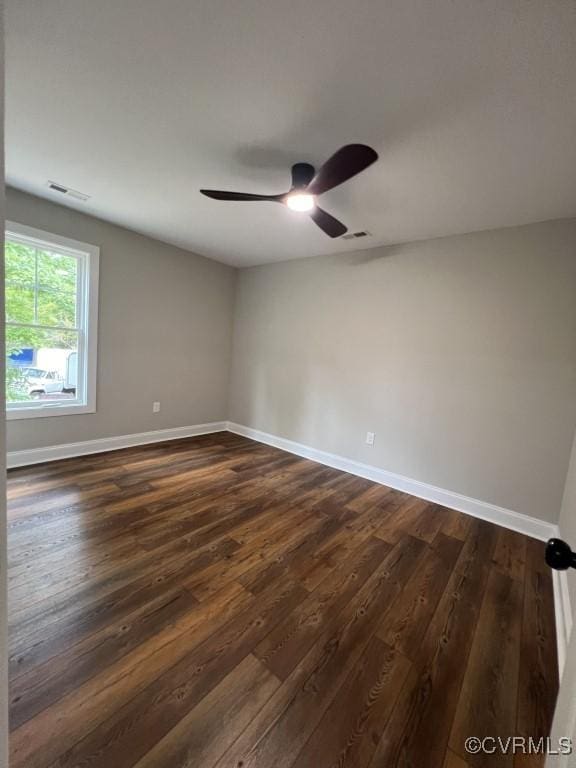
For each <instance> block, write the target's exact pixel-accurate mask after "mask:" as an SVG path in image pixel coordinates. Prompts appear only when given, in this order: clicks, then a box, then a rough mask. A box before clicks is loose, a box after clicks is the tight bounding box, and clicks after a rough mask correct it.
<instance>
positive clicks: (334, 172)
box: [200, 144, 378, 237]
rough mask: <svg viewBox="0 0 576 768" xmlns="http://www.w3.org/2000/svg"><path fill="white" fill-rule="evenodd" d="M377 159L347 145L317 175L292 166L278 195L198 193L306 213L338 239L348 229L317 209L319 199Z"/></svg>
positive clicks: (366, 149)
mask: <svg viewBox="0 0 576 768" xmlns="http://www.w3.org/2000/svg"><path fill="white" fill-rule="evenodd" d="M377 159H378V154H377V152H375V151H374V150H373V149H372V148H371V147H367V146H366V144H346V146H344V147H341V148H340V149H339V150H338V151H337V152H335V153H334V154H333V155H332V157H330V158H329V159H328V160H327V161H326V162H325V163H324V165H323V166H321V168H320V169H319V170H318V171H316V169H315V168H314V166H312V165H310V164H309V163H296V164H295V165H293V166H292V186H291V187H290V189H289V190H288V192H284V193H283V194H280V195H252V194H248V193H245V192H224V191H222V190H218V189H201V190H200V192H201V193H202V194H203V195H206V197H211V198H213V199H214V200H234V201H248V200H255V201H261V200H263V201H269V202H273V203H282V204H283V205H287V206H288V208H291V209H292V210H293V211H301V212H304V213H309V214H310V217H311V219H312V221H313V222H314V223H315V224H317V225H318V226H319V227H320V229H321V230H322V231H323V232H325V233H326V234H327V235H329V237H340V235H343V234H345V233H346V232H347V231H348V229H347V227H345V226H344V224H342V222H341V221H338V219H335V218H334V216H331V215H330V214H329V213H327V212H326V211H324V210H323V209H322V208H319V207H318V205H317V204H316V198H317V197H318V195H321V194H323V193H324V192H328V190H329V189H334V187H337V186H338V185H339V184H343V183H344V182H345V181H348V179H351V178H352V176H356V174H358V173H360V172H361V171H363V170H364V169H365V168H368V166H369V165H372V163H373V162H375V161H376V160H377Z"/></svg>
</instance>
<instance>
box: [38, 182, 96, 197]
mask: <svg viewBox="0 0 576 768" xmlns="http://www.w3.org/2000/svg"><path fill="white" fill-rule="evenodd" d="M47 186H48V189H51V190H52V191H53V192H58V193H59V194H60V195H66V197H73V198H74V199H75V200H82V201H85V200H88V198H89V197H90V195H85V194H84V192H78V190H77V189H70V187H65V186H64V184H57V183H56V182H55V181H49V182H48V184H47Z"/></svg>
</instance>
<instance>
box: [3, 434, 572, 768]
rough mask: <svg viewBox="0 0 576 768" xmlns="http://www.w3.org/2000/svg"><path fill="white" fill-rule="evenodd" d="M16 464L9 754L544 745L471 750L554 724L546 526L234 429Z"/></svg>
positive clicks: (70, 759) (244, 757)
mask: <svg viewBox="0 0 576 768" xmlns="http://www.w3.org/2000/svg"><path fill="white" fill-rule="evenodd" d="M8 487H9V491H8V493H9V596H10V626H11V633H10V634H11V653H10V670H11V681H12V682H11V696H10V709H11V729H12V736H11V766H12V768H80V767H81V766H82V767H84V768H86V767H88V766H89V767H90V768H132V767H135V768H185V767H187V768H335V767H336V766H339V767H340V768H343V767H346V768H348V767H354V768H394V767H395V766H401V767H402V768H478V766H498V767H499V766H509V767H510V768H524V766H527V765H530V766H531V767H532V766H541V765H543V759H540V758H534V757H531V758H530V760H531V762H530V763H528V762H522V760H521V758H520V757H519V756H516V758H514V757H513V756H512V755H491V756H486V755H484V756H481V755H468V754H467V753H466V751H465V749H464V740H465V739H466V737H467V736H472V735H474V736H479V737H482V736H494V737H497V736H503V737H507V736H513V735H524V736H533V737H536V738H538V737H540V736H546V735H548V733H549V729H550V722H551V717H552V712H553V707H554V702H555V698H556V692H557V677H558V671H557V660H556V639H555V633H554V614H553V597H552V580H551V574H550V572H549V570H548V569H547V567H546V566H545V564H544V560H543V544H542V543H541V542H538V541H535V540H533V539H529V538H526V537H524V536H522V535H520V534H517V533H513V532H511V531H508V530H505V529H502V528H498V527H497V526H494V525H491V524H489V523H486V522H483V521H480V520H476V519H474V518H471V517H467V516H465V515H462V514H460V513H458V512H454V511H453V510H449V509H445V508H443V507H440V506H438V505H435V504H429V503H427V502H424V501H422V500H420V499H416V498H414V497H411V496H408V495H406V494H402V493H399V492H397V491H393V490H391V489H389V488H386V487H384V486H380V485H376V484H374V483H370V482H369V481H366V480H362V479H359V478H357V477H353V476H351V475H348V474H346V473H343V472H339V471H336V470H333V469H329V468H327V467H324V466H321V465H319V464H315V463H313V462H310V461H307V460H305V459H301V458H298V457H296V456H292V455H290V454H286V453H284V452H282V451H278V450H276V449H273V448H269V447H267V446H263V445H261V444H258V443H255V442H252V441H250V440H246V439H244V438H241V437H238V436H236V435H231V434H228V433H220V434H217V435H209V436H204V437H199V438H193V439H190V440H181V441H174V442H170V443H162V444H158V445H154V446H146V447H141V448H134V449H130V450H125V451H116V452H113V453H109V454H100V455H96V456H90V457H83V458H79V459H71V460H66V461H60V462H56V463H52V464H47V465H41V466H36V467H29V468H24V469H19V470H13V471H11V472H10V473H9V482H8ZM522 759H523V760H524V761H525V760H526V758H522ZM515 760H516V762H514V761H515Z"/></svg>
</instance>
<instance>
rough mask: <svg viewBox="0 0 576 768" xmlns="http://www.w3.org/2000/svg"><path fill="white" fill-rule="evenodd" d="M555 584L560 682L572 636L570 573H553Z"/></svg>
mask: <svg viewBox="0 0 576 768" xmlns="http://www.w3.org/2000/svg"><path fill="white" fill-rule="evenodd" d="M552 579H553V584H554V613H555V616H556V639H557V643H558V670H559V672H560V680H562V673H563V672H564V665H565V664H566V653H567V650H568V643H569V642H570V635H571V634H572V605H571V603H570V592H569V590H568V571H552Z"/></svg>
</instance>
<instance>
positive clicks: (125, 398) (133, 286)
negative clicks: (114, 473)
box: [6, 189, 236, 450]
mask: <svg viewBox="0 0 576 768" xmlns="http://www.w3.org/2000/svg"><path fill="white" fill-rule="evenodd" d="M6 218H7V219H8V220H13V221H17V222H20V223H22V224H27V225H29V226H32V227H37V228H38V229H45V230H48V231H50V232H54V233H56V234H59V235H63V236H65V237H71V238H74V239H76V240H81V241H83V242H87V243H92V244H94V245H98V246H100V297H99V298H100V302H99V303H100V310H99V323H98V326H99V328H98V386H97V398H98V401H97V412H96V413H95V414H86V415H78V416H59V417H55V418H39V419H24V420H18V421H10V422H8V449H9V450H20V449H24V448H37V447H43V446H47V445H56V444H60V443H68V442H75V441H81V440H91V439H95V438H100V437H109V436H114V435H126V434H132V433H135V432H147V431H149V430H155V429H165V428H168V427H181V426H189V425H193V424H202V423H205V422H209V421H218V420H221V419H226V417H227V408H228V402H227V401H228V382H229V365H230V344H231V336H232V309H233V302H234V285H235V279H236V271H235V270H234V269H232V268H231V267H227V266H225V265H223V264H218V263H217V262H215V261H210V260H209V259H206V258H204V257H202V256H198V255H195V254H192V253H189V252H187V251H183V250H180V249H178V248H174V247H172V246H169V245H166V244H164V243H160V242H158V241H156V240H151V239H149V238H147V237H143V236H141V235H137V234H135V233H134V232H131V231H129V230H126V229H122V228H121V227H117V226H114V225H112V224H108V223H105V222H103V221H100V220H98V219H94V218H92V217H89V216H85V215H83V214H80V213H78V212H76V211H73V210H70V209H68V208H64V207H62V206H59V205H54V204H52V203H50V202H47V201H45V200H42V199H40V198H37V197H32V196H30V195H26V194H24V193H22V192H19V191H16V190H13V189H9V190H8V192H7V211H6ZM154 400H159V401H160V402H161V412H160V413H158V414H153V413H152V402H153V401H154Z"/></svg>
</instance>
